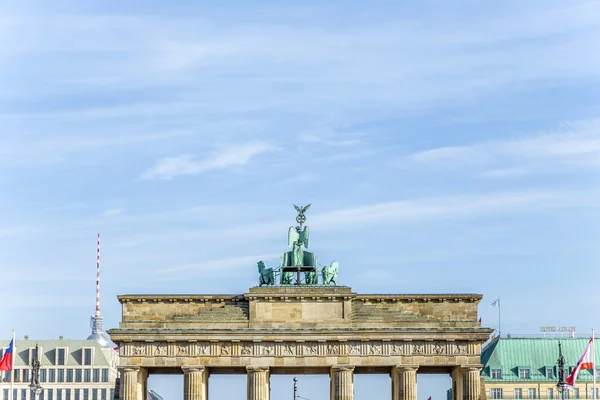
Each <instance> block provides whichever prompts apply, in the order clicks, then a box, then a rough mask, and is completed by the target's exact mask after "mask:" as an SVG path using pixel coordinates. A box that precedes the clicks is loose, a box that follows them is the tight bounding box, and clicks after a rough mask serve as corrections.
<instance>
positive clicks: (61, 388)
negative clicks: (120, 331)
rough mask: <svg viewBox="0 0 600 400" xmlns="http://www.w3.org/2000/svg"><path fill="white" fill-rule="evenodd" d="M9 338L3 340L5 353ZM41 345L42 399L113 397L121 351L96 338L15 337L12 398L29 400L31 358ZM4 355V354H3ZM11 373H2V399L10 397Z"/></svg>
mask: <svg viewBox="0 0 600 400" xmlns="http://www.w3.org/2000/svg"><path fill="white" fill-rule="evenodd" d="M9 342H10V341H7V340H4V341H0V350H2V355H3V354H4V352H5V351H6V348H7V347H8V345H9ZM36 344H37V345H38V349H39V361H40V363H41V367H40V384H41V385H42V387H43V391H42V393H41V395H39V396H38V397H37V398H38V399H39V400H112V399H114V397H115V381H116V378H117V366H118V363H119V355H118V352H117V351H115V350H114V349H112V348H110V347H106V346H103V345H101V344H100V343H98V341H96V340H62V339H59V340H37V341H36V340H16V341H15V355H14V356H15V358H14V366H15V369H14V384H13V386H14V389H13V396H12V399H13V400H30V398H31V392H30V390H29V384H30V382H31V375H30V374H31V361H32V359H33V358H34V356H35V346H36ZM0 356H1V355H0ZM11 375H12V374H11V373H10V372H6V373H4V374H3V375H2V378H3V379H2V382H0V400H9V399H11V396H10V387H11V382H10V379H11Z"/></svg>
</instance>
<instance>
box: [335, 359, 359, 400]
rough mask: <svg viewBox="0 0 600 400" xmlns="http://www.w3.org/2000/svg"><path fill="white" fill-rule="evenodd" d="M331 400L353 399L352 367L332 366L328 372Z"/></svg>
mask: <svg viewBox="0 0 600 400" xmlns="http://www.w3.org/2000/svg"><path fill="white" fill-rule="evenodd" d="M330 378H331V387H330V392H329V393H330V399H331V400H353V399H354V367H351V366H333V367H331V372H330Z"/></svg>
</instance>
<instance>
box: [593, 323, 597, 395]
mask: <svg viewBox="0 0 600 400" xmlns="http://www.w3.org/2000/svg"><path fill="white" fill-rule="evenodd" d="M595 341H596V340H595V339H594V329H592V368H593V370H592V373H593V375H592V376H593V377H594V386H593V389H592V390H593V393H592V399H594V400H598V396H596V353H595V352H594V351H595V347H596V344H595V343H594V342H595Z"/></svg>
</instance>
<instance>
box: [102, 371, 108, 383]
mask: <svg viewBox="0 0 600 400" xmlns="http://www.w3.org/2000/svg"><path fill="white" fill-rule="evenodd" d="M102 382H108V368H103V369H102Z"/></svg>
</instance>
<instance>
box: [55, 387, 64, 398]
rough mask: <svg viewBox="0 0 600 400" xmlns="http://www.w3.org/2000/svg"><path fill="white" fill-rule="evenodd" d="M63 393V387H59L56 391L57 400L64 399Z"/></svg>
mask: <svg viewBox="0 0 600 400" xmlns="http://www.w3.org/2000/svg"><path fill="white" fill-rule="evenodd" d="M62 394H63V391H62V389H58V390H57V391H56V400H63V395H62Z"/></svg>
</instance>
